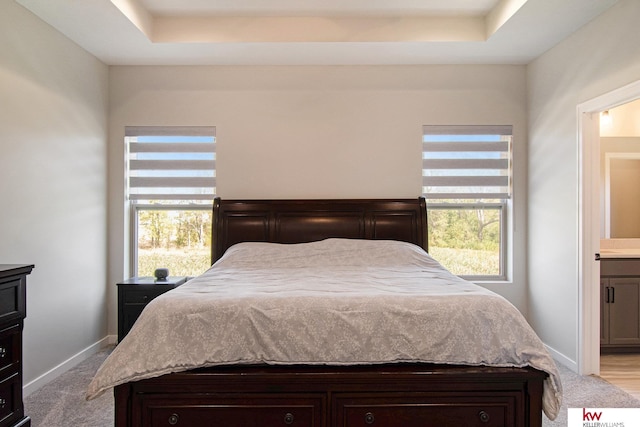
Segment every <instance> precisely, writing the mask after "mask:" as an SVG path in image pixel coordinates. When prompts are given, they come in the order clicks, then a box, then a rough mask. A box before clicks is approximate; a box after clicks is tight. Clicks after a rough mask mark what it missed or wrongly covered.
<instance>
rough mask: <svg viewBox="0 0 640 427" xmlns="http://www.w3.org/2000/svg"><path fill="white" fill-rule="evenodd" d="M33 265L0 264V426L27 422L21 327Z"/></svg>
mask: <svg viewBox="0 0 640 427" xmlns="http://www.w3.org/2000/svg"><path fill="white" fill-rule="evenodd" d="M32 269H33V265H24V264H0V427H18V426H21V427H22V426H30V425H31V419H30V418H29V417H27V416H25V415H24V405H23V403H22V328H23V325H24V318H25V317H26V315H27V301H26V297H27V275H28V274H30V273H31V270H32Z"/></svg>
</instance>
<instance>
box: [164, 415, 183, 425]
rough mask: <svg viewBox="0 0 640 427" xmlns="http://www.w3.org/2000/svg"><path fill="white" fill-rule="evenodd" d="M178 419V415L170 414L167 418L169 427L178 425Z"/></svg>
mask: <svg viewBox="0 0 640 427" xmlns="http://www.w3.org/2000/svg"><path fill="white" fill-rule="evenodd" d="M179 418H180V417H178V414H171V416H170V417H169V419H168V420H167V421H168V422H169V425H170V426H174V425H176V424H178V419H179Z"/></svg>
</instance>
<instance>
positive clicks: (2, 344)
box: [0, 324, 22, 378]
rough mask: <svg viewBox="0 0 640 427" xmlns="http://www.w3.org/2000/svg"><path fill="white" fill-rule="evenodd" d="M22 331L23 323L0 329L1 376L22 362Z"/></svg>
mask: <svg viewBox="0 0 640 427" xmlns="http://www.w3.org/2000/svg"><path fill="white" fill-rule="evenodd" d="M21 331H22V325H21V324H17V325H13V326H11V327H8V328H4V329H2V330H0V378H1V377H3V376H4V375H5V371H8V370H11V369H12V368H14V367H17V366H18V365H19V363H20V356H21V354H20V353H21V350H22V340H21V334H20V332H21Z"/></svg>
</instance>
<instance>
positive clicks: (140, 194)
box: [125, 126, 216, 204]
mask: <svg viewBox="0 0 640 427" xmlns="http://www.w3.org/2000/svg"><path fill="white" fill-rule="evenodd" d="M125 142H126V145H127V169H126V170H127V184H128V185H127V187H128V192H127V196H128V198H129V200H131V201H133V202H136V203H150V202H160V203H174V204H175V203H176V202H179V201H182V203H184V202H185V201H186V202H190V203H208V202H209V201H211V200H213V197H214V195H215V193H216V137H215V127H148V126H144V127H131V126H128V127H126V128H125Z"/></svg>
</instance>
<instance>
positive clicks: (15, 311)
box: [0, 279, 26, 323]
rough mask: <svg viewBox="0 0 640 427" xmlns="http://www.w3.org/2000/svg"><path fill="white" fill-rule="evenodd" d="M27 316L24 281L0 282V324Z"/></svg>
mask: <svg viewBox="0 0 640 427" xmlns="http://www.w3.org/2000/svg"><path fill="white" fill-rule="evenodd" d="M25 315H26V306H25V286H24V279H15V280H9V281H5V282H0V322H2V323H4V322H7V321H10V320H11V319H20V318H23V317H25Z"/></svg>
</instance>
